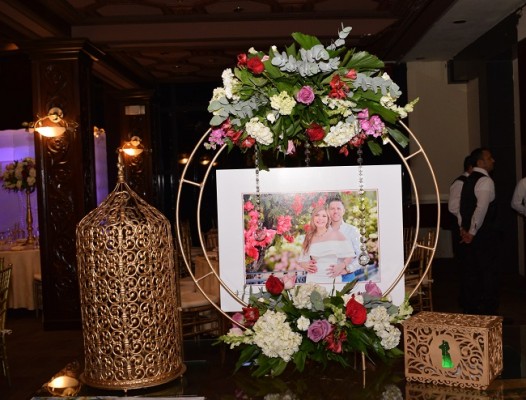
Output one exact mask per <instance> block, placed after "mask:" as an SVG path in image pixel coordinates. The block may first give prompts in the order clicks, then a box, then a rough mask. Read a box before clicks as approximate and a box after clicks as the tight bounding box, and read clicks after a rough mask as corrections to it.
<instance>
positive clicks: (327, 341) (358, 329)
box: [219, 276, 413, 376]
mask: <svg viewBox="0 0 526 400" xmlns="http://www.w3.org/2000/svg"><path fill="white" fill-rule="evenodd" d="M354 284H355V283H354V282H352V283H349V284H347V285H346V286H345V287H344V288H343V289H342V290H341V291H334V290H333V293H330V294H329V293H328V292H327V289H326V288H325V287H324V286H321V285H318V284H314V283H307V284H304V285H299V286H295V284H294V281H293V280H290V279H288V277H284V278H283V279H279V278H276V277H274V276H270V277H269V278H268V279H267V281H266V284H265V288H266V291H261V292H260V293H258V294H252V295H251V296H250V300H249V304H248V306H247V307H244V308H243V313H236V314H235V315H234V317H233V319H234V321H236V322H237V323H238V324H239V326H238V325H236V326H234V327H232V328H231V329H230V331H229V332H228V333H227V334H226V335H223V336H221V337H220V338H219V341H221V342H224V343H227V344H229V345H230V348H235V347H238V346H239V347H240V348H241V353H240V357H239V360H238V362H237V364H236V370H237V369H239V368H240V367H241V366H242V365H244V364H245V363H247V362H253V365H254V366H255V368H256V369H255V370H254V372H253V375H254V376H263V375H267V374H271V375H273V376H277V375H280V374H281V373H282V372H283V371H284V370H285V368H286V367H287V365H288V364H289V362H291V361H292V362H293V363H294V366H295V369H296V370H298V371H300V372H301V371H303V370H304V368H305V364H306V362H307V361H308V360H311V361H313V362H316V363H319V364H321V365H322V366H326V365H327V363H328V362H329V361H335V362H338V363H339V364H340V365H342V366H343V367H347V366H349V358H350V354H352V353H355V352H362V353H364V354H365V355H367V356H369V357H370V356H371V355H372V354H376V355H377V356H379V357H380V358H382V359H387V358H390V357H395V356H399V355H402V351H401V350H400V349H398V348H397V346H398V344H399V341H400V330H399V329H398V328H397V327H396V326H395V324H397V323H399V322H401V321H403V320H405V319H407V318H408V317H409V316H410V315H411V313H412V311H413V310H412V308H411V306H410V305H409V304H408V302H407V301H405V302H404V303H402V304H401V305H400V306H396V305H394V304H393V303H392V302H391V301H390V300H389V299H388V298H386V297H383V296H382V293H381V291H380V289H379V288H378V286H376V284H374V283H371V282H370V283H368V284H366V285H365V292H364V293H358V294H351V291H352V289H353V287H354Z"/></svg>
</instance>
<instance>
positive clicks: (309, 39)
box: [292, 32, 321, 50]
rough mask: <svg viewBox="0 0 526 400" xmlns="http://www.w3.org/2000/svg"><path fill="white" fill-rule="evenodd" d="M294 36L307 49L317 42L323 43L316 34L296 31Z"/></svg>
mask: <svg viewBox="0 0 526 400" xmlns="http://www.w3.org/2000/svg"><path fill="white" fill-rule="evenodd" d="M292 37H293V38H294V40H295V41H296V42H297V43H298V44H299V45H300V46H301V47H303V48H304V49H305V50H310V49H312V48H313V47H314V46H316V45H317V44H321V42H320V40H319V39H318V38H317V37H316V36H311V35H305V34H304V33H300V32H294V33H293V34H292Z"/></svg>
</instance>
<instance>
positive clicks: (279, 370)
mask: <svg viewBox="0 0 526 400" xmlns="http://www.w3.org/2000/svg"><path fill="white" fill-rule="evenodd" d="M278 360H279V362H278V364H277V365H276V366H275V367H274V368H272V371H271V374H272V376H278V375H281V374H282V373H283V371H285V368H287V365H288V362H287V361H285V360H283V359H282V358H278Z"/></svg>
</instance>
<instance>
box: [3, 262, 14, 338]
mask: <svg viewBox="0 0 526 400" xmlns="http://www.w3.org/2000/svg"><path fill="white" fill-rule="evenodd" d="M12 269H13V268H12V267H11V266H9V267H6V268H0V331H2V330H4V329H5V316H6V314H7V298H8V295H9V282H10V281H11V271H12Z"/></svg>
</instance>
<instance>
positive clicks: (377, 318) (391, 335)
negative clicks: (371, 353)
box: [364, 306, 400, 350]
mask: <svg viewBox="0 0 526 400" xmlns="http://www.w3.org/2000/svg"><path fill="white" fill-rule="evenodd" d="M389 321H390V316H389V314H388V312H387V308H385V307H383V306H378V307H375V308H373V309H372V310H371V311H370V312H369V314H367V320H366V321H365V324H364V325H365V326H366V327H367V328H373V329H374V331H375V333H376V336H378V337H379V338H380V339H382V341H381V343H380V344H381V345H382V347H383V348H384V349H386V350H390V349H392V348H395V347H396V346H398V343H400V330H399V329H398V328H396V327H395V326H393V325H391V324H390V322H389Z"/></svg>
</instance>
